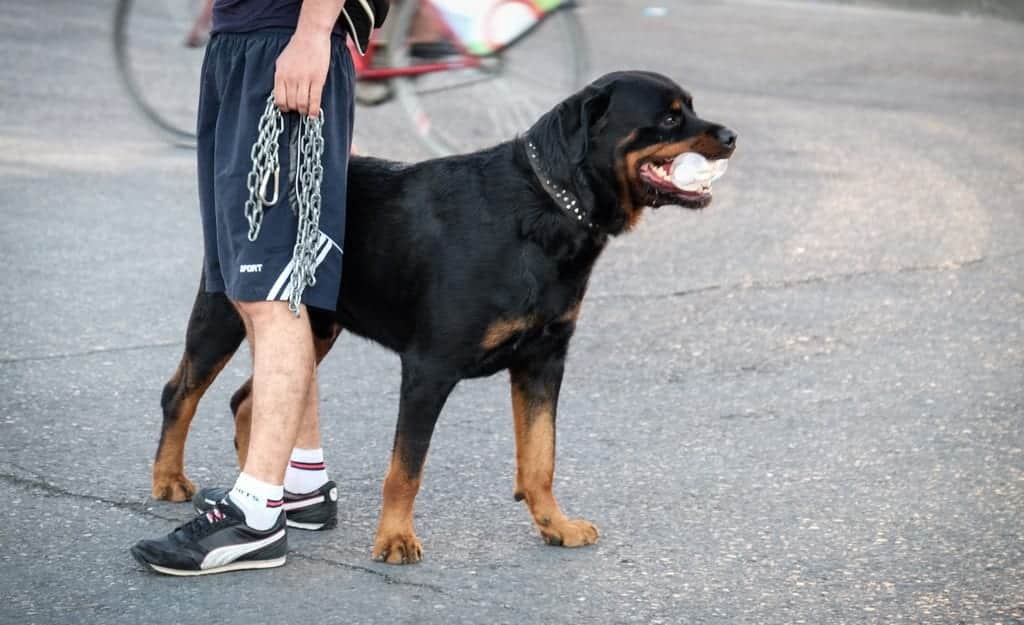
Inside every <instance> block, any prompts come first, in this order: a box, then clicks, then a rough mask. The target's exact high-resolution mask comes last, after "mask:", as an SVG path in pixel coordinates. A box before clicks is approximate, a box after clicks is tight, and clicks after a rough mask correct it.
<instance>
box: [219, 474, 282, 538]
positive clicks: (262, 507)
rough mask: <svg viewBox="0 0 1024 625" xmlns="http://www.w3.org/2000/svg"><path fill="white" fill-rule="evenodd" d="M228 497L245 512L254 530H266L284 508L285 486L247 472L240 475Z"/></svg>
mask: <svg viewBox="0 0 1024 625" xmlns="http://www.w3.org/2000/svg"><path fill="white" fill-rule="evenodd" d="M228 497H230V498H231V503H233V504H235V505H236V506H238V507H239V509H241V510H242V512H244V513H245V524H246V525H248V526H249V527H251V528H253V529H254V530H260V531H264V530H268V529H270V528H271V527H273V526H274V523H277V517H278V516H280V514H281V511H282V510H283V509H284V508H282V505H283V504H284V487H283V486H281V485H280V484H276V485H275V484H267V483H266V482H261V481H259V480H257V479H256V478H254V477H253V476H251V475H248V474H246V473H240V474H239V475H238V480H236V481H235V487H234V488H232V489H231V492H230V493H228Z"/></svg>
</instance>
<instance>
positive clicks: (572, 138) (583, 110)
mask: <svg viewBox="0 0 1024 625" xmlns="http://www.w3.org/2000/svg"><path fill="white" fill-rule="evenodd" d="M610 100H611V90H610V89H609V87H608V86H607V85H602V86H595V85H590V86H589V87H587V88H586V89H584V90H583V91H581V92H580V93H578V94H577V95H576V98H572V99H571V100H569V101H568V102H566V105H567V106H566V110H565V111H564V112H563V115H564V119H563V126H562V129H563V132H564V133H565V134H564V137H565V143H566V156H568V157H569V160H570V162H572V163H573V164H574V165H577V166H578V165H580V164H582V163H583V161H584V160H585V159H586V158H587V151H588V150H589V149H590V136H591V135H592V134H596V133H598V132H600V130H601V127H602V126H603V124H604V121H605V117H606V114H607V113H608V103H609V101H610Z"/></svg>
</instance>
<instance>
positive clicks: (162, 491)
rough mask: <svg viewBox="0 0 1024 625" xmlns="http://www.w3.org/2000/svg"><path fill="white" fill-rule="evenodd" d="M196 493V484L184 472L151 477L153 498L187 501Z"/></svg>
mask: <svg viewBox="0 0 1024 625" xmlns="http://www.w3.org/2000/svg"><path fill="white" fill-rule="evenodd" d="M195 493H196V485H195V484H193V483H192V480H190V479H188V478H187V477H185V474H184V473H175V474H172V475H162V476H159V477H156V476H154V477H153V499H166V500H167V501H188V500H189V499H191V498H192V495H194V494H195Z"/></svg>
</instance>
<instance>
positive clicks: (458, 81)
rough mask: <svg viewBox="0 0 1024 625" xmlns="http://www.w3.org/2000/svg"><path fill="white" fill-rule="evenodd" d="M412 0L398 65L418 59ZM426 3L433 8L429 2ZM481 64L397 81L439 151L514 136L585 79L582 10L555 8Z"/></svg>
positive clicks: (411, 114)
mask: <svg viewBox="0 0 1024 625" xmlns="http://www.w3.org/2000/svg"><path fill="white" fill-rule="evenodd" d="M425 4H427V0H424V1H423V2H415V1H413V0H405V1H404V2H403V3H402V6H401V7H400V8H399V11H398V14H397V15H396V16H395V20H396V23H395V24H394V30H393V31H392V32H393V33H396V34H398V33H402V35H401V36H396V37H394V38H393V42H392V43H389V45H388V57H389V58H388V60H389V63H390V65H391V67H393V68H402V67H410V66H414V65H415V64H418V62H417V61H416V60H414V59H413V58H412V57H411V55H410V53H409V52H410V45H409V43H408V39H409V35H408V34H409V33H410V30H411V28H412V25H413V22H414V20H415V18H416V13H417V11H418V10H419V8H420V5H425ZM425 9H426V7H425ZM479 59H480V61H481V65H480V66H479V67H473V68H465V69H447V70H444V71H438V72H431V73H427V74H421V75H419V76H414V77H399V78H394V79H392V81H391V83H392V85H393V87H394V90H395V95H396V96H397V98H398V100H399V102H400V103H401V105H402V107H403V109H404V110H405V113H406V115H407V116H408V118H409V120H410V121H411V123H412V127H413V130H414V131H415V134H416V136H417V137H418V138H419V139H420V141H421V142H422V143H423V144H424V145H425V146H426V147H427V149H428V150H430V151H431V152H433V153H434V154H437V155H439V156H444V155H447V154H454V153H458V152H468V151H472V150H478V149H481V148H484V147H488V146H491V145H495V144H497V143H500V142H502V141H507V140H509V139H511V138H512V137H514V136H515V135H516V134H517V133H521V132H523V131H524V130H526V129H527V128H529V127H530V126H531V125H533V123H534V122H535V121H537V119H538V118H539V117H540V115H541V114H543V113H544V112H546V111H547V110H549V109H550V108H551V107H552V106H554V105H555V104H557V103H558V102H559V101H560V100H561V99H562V98H564V97H565V96H567V95H569V94H570V93H572V92H574V91H576V90H577V89H579V88H580V87H582V86H583V81H584V80H585V79H586V76H587V54H586V46H585V42H584V35H583V28H582V26H581V24H580V19H579V15H578V14H577V12H576V11H575V10H573V9H572V8H571V7H566V8H563V9H561V10H558V11H556V12H554V13H552V14H549V15H548V16H546V17H545V18H544V20H543V21H541V22H540V23H539V24H537V25H536V26H535V27H534V28H533V29H532V30H531V31H530V32H528V33H527V34H526V35H525V36H523V37H522V38H521V39H519V40H518V41H516V42H515V43H513V44H512V45H510V46H508V47H506V48H504V49H502V50H501V51H499V52H497V53H495V54H492V55H488V56H482V57H479Z"/></svg>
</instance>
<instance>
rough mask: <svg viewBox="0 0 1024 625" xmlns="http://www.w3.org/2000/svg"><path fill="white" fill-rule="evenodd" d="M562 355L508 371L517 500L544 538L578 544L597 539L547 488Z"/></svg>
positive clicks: (591, 527) (552, 459) (551, 472)
mask: <svg viewBox="0 0 1024 625" xmlns="http://www.w3.org/2000/svg"><path fill="white" fill-rule="evenodd" d="M564 366H565V357H564V354H560V355H556V356H553V357H552V358H551V359H549V360H547V361H545V362H540V363H534V364H531V365H528V366H525V367H520V368H515V369H511V370H510V371H509V374H510V378H511V383H512V415H513V417H514V419H515V429H516V488H515V498H516V501H522V500H524V499H525V500H526V505H527V506H528V507H529V508H530V514H531V515H533V521H534V523H536V524H537V529H538V530H539V531H540V535H541V536H542V537H543V538H544V542H546V543H547V544H549V545H560V546H562V547H580V546H582V545H589V544H591V543H593V542H595V541H596V540H597V535H598V533H597V528H596V527H594V525H593V524H592V523H590V522H589V521H584V520H582V519H569V518H567V517H566V516H565V514H564V513H563V512H562V509H561V507H559V505H558V501H557V500H555V495H554V493H553V492H552V491H551V487H552V483H553V481H554V477H555V413H556V411H557V407H558V391H559V389H560V388H561V386H562V372H563V370H564Z"/></svg>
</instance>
